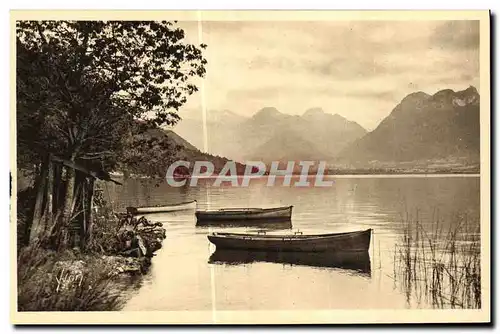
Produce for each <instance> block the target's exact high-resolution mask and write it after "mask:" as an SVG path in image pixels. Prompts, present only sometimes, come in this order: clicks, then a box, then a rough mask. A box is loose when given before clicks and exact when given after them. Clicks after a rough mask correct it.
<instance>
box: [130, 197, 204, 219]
mask: <svg viewBox="0 0 500 334" xmlns="http://www.w3.org/2000/svg"><path fill="white" fill-rule="evenodd" d="M196 207H197V202H196V200H194V201H189V202H182V203H176V204H170V205H158V206H143V207H127V212H128V213H130V214H133V215H139V214H145V213H161V212H175V211H183V210H196Z"/></svg>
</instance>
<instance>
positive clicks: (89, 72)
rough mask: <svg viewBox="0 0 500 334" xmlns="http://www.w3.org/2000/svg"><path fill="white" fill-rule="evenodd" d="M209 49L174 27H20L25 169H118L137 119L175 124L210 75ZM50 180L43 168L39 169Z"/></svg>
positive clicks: (67, 213)
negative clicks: (60, 163)
mask: <svg viewBox="0 0 500 334" xmlns="http://www.w3.org/2000/svg"><path fill="white" fill-rule="evenodd" d="M205 47H206V46H205V45H200V46H195V45H192V44H189V43H186V42H185V41H184V31H183V30H182V29H179V28H176V27H175V26H174V23H171V22H165V21H162V22H153V21H106V22H104V21H19V22H17V87H16V88H17V129H18V157H20V158H21V159H20V161H19V163H20V164H21V165H26V164H32V165H35V166H42V162H43V161H44V159H45V156H46V154H48V153H53V154H57V155H59V156H62V157H63V158H65V159H67V160H69V161H71V162H75V161H81V160H83V161H95V160H97V161H100V163H101V164H102V165H103V166H104V167H105V168H107V169H112V168H113V167H114V166H115V165H116V160H117V156H118V155H119V154H118V151H119V150H120V148H122V147H123V143H122V137H123V134H124V133H126V132H127V128H128V126H129V125H130V124H131V122H134V121H135V120H136V119H143V120H146V121H147V124H149V125H151V126H159V125H162V124H175V122H177V121H178V120H179V116H178V115H177V111H178V110H179V107H180V106H182V105H183V104H184V103H185V102H186V101H187V97H188V96H189V95H191V94H193V93H194V92H196V91H197V87H196V86H195V85H194V84H193V83H192V82H191V79H192V78H193V77H202V76H204V74H205V66H204V65H205V64H206V60H205V59H204V57H203V55H202V49H204V48H205ZM35 173H36V174H37V179H39V180H41V179H43V177H42V175H44V174H43V173H46V171H43V170H42V168H35ZM74 188H75V171H74V170H72V169H70V168H69V169H68V168H67V169H66V173H65V196H64V201H63V204H62V214H61V219H62V221H63V222H64V223H65V224H68V223H69V220H70V218H71V214H72V207H73V193H74Z"/></svg>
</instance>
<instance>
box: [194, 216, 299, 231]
mask: <svg viewBox="0 0 500 334" xmlns="http://www.w3.org/2000/svg"><path fill="white" fill-rule="evenodd" d="M196 227H200V228H203V227H221V228H225V227H255V228H259V229H269V230H289V229H291V228H292V221H291V220H290V219H286V218H285V219H247V220H198V221H197V222H196Z"/></svg>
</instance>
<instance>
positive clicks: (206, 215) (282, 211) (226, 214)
mask: <svg viewBox="0 0 500 334" xmlns="http://www.w3.org/2000/svg"><path fill="white" fill-rule="evenodd" d="M292 208H293V207H292V206H287V207H282V208H271V209H229V210H213V211H196V218H197V220H198V221H235V220H259V219H261V220H268V221H269V220H290V219H291V217H292Z"/></svg>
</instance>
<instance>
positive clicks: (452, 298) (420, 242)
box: [394, 216, 481, 309]
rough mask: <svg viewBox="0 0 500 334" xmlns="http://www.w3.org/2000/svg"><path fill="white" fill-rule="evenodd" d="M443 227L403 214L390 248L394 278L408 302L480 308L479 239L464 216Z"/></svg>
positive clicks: (443, 306)
mask: <svg viewBox="0 0 500 334" xmlns="http://www.w3.org/2000/svg"><path fill="white" fill-rule="evenodd" d="M456 219H457V221H456V224H453V225H451V226H444V225H443V223H442V222H440V221H439V219H437V220H435V221H434V222H433V223H432V224H430V225H425V226H424V225H423V224H422V223H421V222H420V221H419V219H418V216H417V217H415V218H413V219H412V218H410V217H408V216H407V217H406V219H405V221H404V232H403V234H402V236H401V239H400V240H399V242H398V243H397V244H396V247H395V251H394V279H395V281H396V282H397V283H399V286H400V288H401V289H403V291H404V292H405V293H406V296H407V301H408V302H416V303H418V304H421V303H422V302H424V303H425V304H427V305H431V306H432V307H435V308H464V309H478V308H481V240H480V237H479V230H477V229H476V228H472V227H471V226H470V225H469V224H468V221H467V218H466V217H457V218H456Z"/></svg>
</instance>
